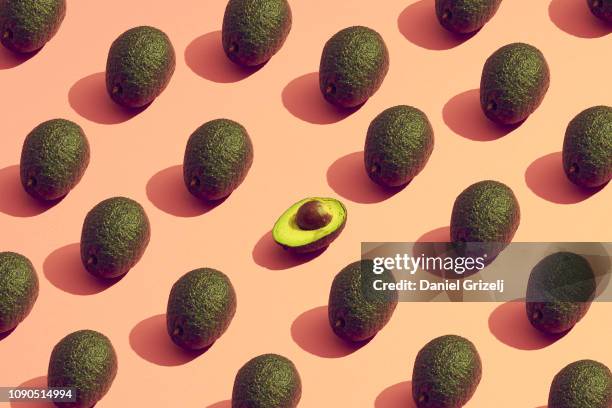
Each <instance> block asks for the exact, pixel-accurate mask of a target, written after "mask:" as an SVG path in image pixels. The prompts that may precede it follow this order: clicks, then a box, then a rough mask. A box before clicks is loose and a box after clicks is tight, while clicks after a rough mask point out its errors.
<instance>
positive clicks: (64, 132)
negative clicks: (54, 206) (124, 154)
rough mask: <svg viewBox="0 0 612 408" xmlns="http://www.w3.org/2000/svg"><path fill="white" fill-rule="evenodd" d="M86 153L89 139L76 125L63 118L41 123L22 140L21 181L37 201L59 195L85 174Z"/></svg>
mask: <svg viewBox="0 0 612 408" xmlns="http://www.w3.org/2000/svg"><path fill="white" fill-rule="evenodd" d="M89 156H90V150H89V142H88V141H87V137H86V136H85V133H84V132H83V129H82V128H81V127H80V126H79V125H77V124H76V123H74V122H71V121H69V120H65V119H52V120H49V121H46V122H43V123H41V124H40V125H38V126H37V127H35V128H34V129H33V130H32V131H31V132H30V133H29V134H28V136H27V137H26V139H25V141H24V143H23V149H22V151H21V162H20V175H21V184H22V185H23V188H24V190H25V191H26V192H27V193H28V194H30V195H31V196H32V197H34V198H36V199H38V200H42V201H54V200H57V199H59V198H62V197H64V196H65V195H66V194H68V193H69V192H70V190H72V189H73V188H74V187H75V186H76V185H77V184H78V183H79V181H80V180H81V178H82V177H83V174H85V170H86V169H87V166H88V165H89Z"/></svg>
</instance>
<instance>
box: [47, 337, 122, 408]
mask: <svg viewBox="0 0 612 408" xmlns="http://www.w3.org/2000/svg"><path fill="white" fill-rule="evenodd" d="M116 375H117V354H116V353H115V349H114V348H113V345H112V343H111V342H110V340H109V339H108V338H107V337H106V336H105V335H103V334H102V333H98V332H96V331H94V330H79V331H76V332H74V333H71V334H69V335H67V336H66V337H64V338H63V339H62V340H60V342H59V343H57V345H56V346H55V347H54V348H53V351H52V352H51V358H50V359H49V370H48V373H47V386H48V387H49V388H51V387H65V388H74V389H75V390H76V401H74V402H55V405H56V406H58V407H60V408H91V407H93V406H94V405H95V404H96V403H97V402H98V401H100V400H101V399H102V397H104V395H106V393H107V392H108V390H109V389H110V387H111V385H112V383H113V380H114V379H115V376H116Z"/></svg>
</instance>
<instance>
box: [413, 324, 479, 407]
mask: <svg viewBox="0 0 612 408" xmlns="http://www.w3.org/2000/svg"><path fill="white" fill-rule="evenodd" d="M481 377H482V363H481V361H480V356H479V355H478V351H477V350H476V347H475V346H474V344H472V342H471V341H469V340H468V339H465V338H463V337H460V336H455V335H447V336H442V337H438V338H436V339H434V340H432V341H430V342H429V343H427V344H426V345H425V346H424V347H423V348H422V349H421V351H419V353H418V354H417V357H416V360H415V362H414V370H413V371H412V396H413V399H414V402H415V403H416V406H417V407H418V408H460V407H462V406H464V405H465V404H466V403H467V402H468V401H469V400H470V399H471V398H472V396H473V395H474V392H476V388H477V387H478V384H479V383H480V379H481Z"/></svg>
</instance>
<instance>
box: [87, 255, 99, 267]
mask: <svg viewBox="0 0 612 408" xmlns="http://www.w3.org/2000/svg"><path fill="white" fill-rule="evenodd" d="M97 263H98V259H97V258H96V256H95V255H89V258H87V265H95V264H97Z"/></svg>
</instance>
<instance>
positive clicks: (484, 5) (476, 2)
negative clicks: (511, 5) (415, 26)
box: [436, 0, 502, 34]
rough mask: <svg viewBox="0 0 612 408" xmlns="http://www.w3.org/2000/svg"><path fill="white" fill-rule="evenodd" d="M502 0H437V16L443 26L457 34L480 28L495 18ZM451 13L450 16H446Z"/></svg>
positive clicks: (471, 31)
mask: <svg viewBox="0 0 612 408" xmlns="http://www.w3.org/2000/svg"><path fill="white" fill-rule="evenodd" d="M501 2H502V0H436V16H437V17H438V21H440V24H441V25H442V27H444V28H446V29H447V30H448V31H450V32H453V33H455V34H469V33H473V32H475V31H478V30H480V29H481V28H482V27H483V26H484V25H485V24H486V23H487V22H489V20H491V19H492V18H493V16H494V15H495V13H496V12H497V9H498V8H499V5H500V4H501ZM449 13H450V18H446V16H447V15H449Z"/></svg>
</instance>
